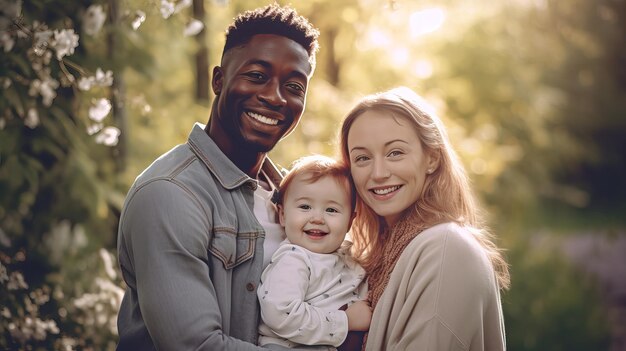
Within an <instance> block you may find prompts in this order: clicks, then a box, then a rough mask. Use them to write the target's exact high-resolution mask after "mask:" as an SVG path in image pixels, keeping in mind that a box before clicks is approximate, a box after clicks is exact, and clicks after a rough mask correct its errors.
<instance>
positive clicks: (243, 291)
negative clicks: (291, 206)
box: [118, 124, 265, 350]
mask: <svg viewBox="0 0 626 351" xmlns="http://www.w3.org/2000/svg"><path fill="white" fill-rule="evenodd" d="M257 185H258V184H257V181H256V180H254V179H251V178H250V177H248V176H247V175H246V174H245V173H243V172H242V171H241V170H239V169H238V168H237V167H236V166H235V165H234V164H233V163H232V162H231V161H230V160H229V159H228V158H227V157H226V156H225V155H224V154H223V153H222V152H221V151H220V149H219V148H218V147H217V146H216V145H215V143H214V142H213V140H212V139H211V138H210V137H209V136H208V135H207V134H206V132H205V131H204V129H203V126H202V125H201V124H196V125H195V126H194V127H193V129H192V131H191V133H190V135H189V139H188V141H187V143H186V144H181V145H178V146H176V147H175V148H173V149H172V150H170V151H169V152H167V153H165V154H164V155H162V156H161V157H159V158H158V159H157V160H156V161H154V163H152V165H150V166H149V167H148V168H147V169H146V170H145V171H144V172H143V173H142V174H140V175H139V176H138V177H137V179H136V180H135V183H134V184H133V186H132V187H131V189H130V191H129V193H128V195H127V198H126V201H125V203H124V208H123V210H122V214H121V218H120V224H119V232H118V254H119V263H120V266H121V269H122V274H123V277H124V280H125V282H126V284H127V288H126V293H125V294H124V299H123V301H122V306H121V308H120V312H119V316H118V329H119V335H120V341H119V344H118V350H153V349H158V350H256V349H261V348H258V347H256V346H255V344H256V342H257V326H258V321H259V307H258V303H257V295H256V288H257V285H258V283H259V280H260V276H261V272H262V269H263V267H262V262H263V241H264V239H265V233H264V230H263V227H262V226H261V225H260V224H259V223H258V221H257V220H256V217H255V216H254V213H253V195H254V190H255V189H256V187H257Z"/></svg>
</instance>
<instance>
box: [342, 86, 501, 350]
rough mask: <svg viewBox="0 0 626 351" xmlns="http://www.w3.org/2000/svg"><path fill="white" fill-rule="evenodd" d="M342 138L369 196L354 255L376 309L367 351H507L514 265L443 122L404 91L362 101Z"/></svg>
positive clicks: (360, 203) (356, 228) (356, 225)
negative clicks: (504, 303)
mask: <svg viewBox="0 0 626 351" xmlns="http://www.w3.org/2000/svg"><path fill="white" fill-rule="evenodd" d="M340 138H341V140H340V143H341V153H342V158H343V160H344V162H346V163H348V164H349V165H350V171H351V174H352V178H353V180H354V183H355V186H356V189H357V193H358V195H359V196H358V199H357V208H356V211H357V214H356V218H355V220H354V222H353V226H352V237H353V240H354V250H355V252H354V254H355V257H356V258H357V259H358V260H359V262H360V263H361V264H362V265H363V267H364V268H365V269H366V271H367V273H368V275H369V278H368V282H369V288H370V295H369V300H370V303H371V306H372V308H373V309H374V314H373V316H372V324H371V326H370V332H369V335H368V338H367V344H366V346H365V349H366V350H437V351H439V350H503V349H505V339H504V323H503V318H502V308H501V303H500V293H499V289H501V288H508V285H509V273H508V267H507V264H506V262H505V261H504V258H503V257H502V255H501V253H500V251H499V249H498V248H497V247H496V245H495V244H494V243H493V242H492V241H491V240H490V236H489V234H488V232H487V231H486V229H485V228H484V227H483V226H482V222H481V220H480V216H479V214H478V209H477V206H476V202H475V200H474V196H473V194H472V192H471V190H470V187H469V182H468V179H467V175H466V173H465V171H464V169H463V166H462V164H461V162H460V161H459V160H458V158H457V156H456V154H455V152H454V150H453V149H452V147H451V146H450V143H449V141H448V138H447V135H446V132H445V129H444V127H443V125H442V124H441V121H440V120H439V118H438V117H437V116H436V115H435V114H434V113H433V112H432V111H431V110H430V109H429V108H428V105H427V104H426V103H425V102H424V101H423V100H422V99H421V98H420V97H419V96H418V95H417V94H415V93H414V92H413V91H411V90H410V89H408V88H396V89H393V90H390V91H387V92H383V93H379V94H374V95H370V96H367V97H365V98H364V99H362V100H361V101H360V102H359V103H358V104H357V105H356V106H355V107H354V108H353V109H352V111H351V112H350V113H349V114H348V116H347V117H346V119H345V120H344V122H343V125H342V129H341V136H340Z"/></svg>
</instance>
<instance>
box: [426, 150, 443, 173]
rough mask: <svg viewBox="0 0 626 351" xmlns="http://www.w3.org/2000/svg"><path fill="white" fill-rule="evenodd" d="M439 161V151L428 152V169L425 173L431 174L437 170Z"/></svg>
mask: <svg viewBox="0 0 626 351" xmlns="http://www.w3.org/2000/svg"><path fill="white" fill-rule="evenodd" d="M440 159H441V154H440V153H439V151H434V152H429V153H428V167H427V168H426V173H428V174H431V173H433V172H435V171H436V170H437V168H439V160H440Z"/></svg>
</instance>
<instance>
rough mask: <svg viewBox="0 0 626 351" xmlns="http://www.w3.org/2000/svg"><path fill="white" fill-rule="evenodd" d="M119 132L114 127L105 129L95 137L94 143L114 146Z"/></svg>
mask: <svg viewBox="0 0 626 351" xmlns="http://www.w3.org/2000/svg"><path fill="white" fill-rule="evenodd" d="M120 134H121V132H120V130H119V129H117V128H115V127H106V128H104V129H103V130H102V131H101V132H100V133H99V134H98V135H96V143H98V144H104V145H106V146H115V145H117V142H118V137H119V136H120Z"/></svg>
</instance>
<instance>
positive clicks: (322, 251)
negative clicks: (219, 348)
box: [257, 156, 372, 349]
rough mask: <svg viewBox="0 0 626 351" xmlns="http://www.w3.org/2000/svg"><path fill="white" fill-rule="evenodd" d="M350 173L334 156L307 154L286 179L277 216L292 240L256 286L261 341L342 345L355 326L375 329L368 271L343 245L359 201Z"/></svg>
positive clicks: (279, 195)
mask: <svg viewBox="0 0 626 351" xmlns="http://www.w3.org/2000/svg"><path fill="white" fill-rule="evenodd" d="M349 174H350V173H349V169H348V168H347V167H345V166H343V165H341V164H340V163H338V162H337V161H335V160H334V159H332V158H329V157H325V156H308V157H303V158H301V159H299V160H298V161H296V162H295V163H294V166H293V167H292V169H291V171H290V172H289V174H288V175H287V176H286V177H285V179H283V181H282V182H281V184H280V190H279V193H278V199H277V206H278V216H279V222H280V224H281V225H282V226H283V227H284V228H285V232H286V234H287V239H285V240H284V241H283V242H282V243H281V245H280V247H279V248H278V250H277V251H276V252H275V253H274V255H273V256H272V260H271V261H270V264H269V265H268V266H267V268H266V269H265V271H264V272H263V275H262V276H261V285H259V288H258V290H257V294H258V297H259V302H260V304H261V317H262V323H261V325H260V326H259V333H260V337H259V344H260V345H262V346H265V347H268V346H269V345H270V344H278V345H282V346H286V347H292V348H293V347H301V346H303V345H320V349H322V348H328V346H333V347H339V346H340V345H342V343H344V341H346V337H347V336H348V331H366V330H368V329H369V324H370V321H371V317H372V312H371V309H370V307H369V305H368V304H367V303H366V302H365V301H363V300H365V299H366V296H367V285H366V283H365V271H364V270H363V268H362V267H361V266H359V265H358V264H357V263H356V262H355V261H354V260H352V258H351V256H350V252H349V248H350V242H348V241H345V242H344V238H345V235H346V233H347V232H348V230H349V229H350V225H351V223H352V219H353V217H354V216H353V212H354V204H355V192H354V188H353V186H352V184H351V182H350V178H349ZM346 306H347V309H346ZM343 309H345V311H344V310H343ZM321 345H325V347H323V346H321ZM344 346H345V345H344ZM340 349H344V348H343V347H340ZM358 349H360V347H358Z"/></svg>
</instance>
